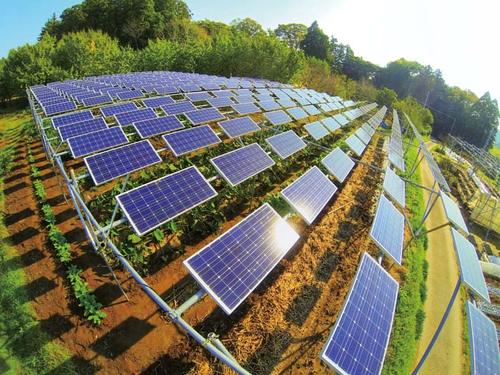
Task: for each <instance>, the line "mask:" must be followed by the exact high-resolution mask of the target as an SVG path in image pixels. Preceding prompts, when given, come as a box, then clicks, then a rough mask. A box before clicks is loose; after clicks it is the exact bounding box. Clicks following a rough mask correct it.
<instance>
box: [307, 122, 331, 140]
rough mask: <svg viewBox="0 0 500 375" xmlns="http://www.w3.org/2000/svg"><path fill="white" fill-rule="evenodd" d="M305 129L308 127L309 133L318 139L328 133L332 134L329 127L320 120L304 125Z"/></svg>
mask: <svg viewBox="0 0 500 375" xmlns="http://www.w3.org/2000/svg"><path fill="white" fill-rule="evenodd" d="M304 129H306V131H307V132H308V133H309V135H310V136H311V137H313V138H314V139H315V140H316V141H318V140H320V139H321V138H324V137H326V136H327V135H330V133H329V132H328V129H327V128H325V127H324V126H323V125H322V124H321V122H319V121H314V122H311V123H310V124H307V125H304Z"/></svg>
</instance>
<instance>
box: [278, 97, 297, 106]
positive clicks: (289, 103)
mask: <svg viewBox="0 0 500 375" xmlns="http://www.w3.org/2000/svg"><path fill="white" fill-rule="evenodd" d="M278 103H279V105H280V106H282V107H283V108H290V107H295V106H296V105H297V104H295V102H294V101H293V100H290V99H278Z"/></svg>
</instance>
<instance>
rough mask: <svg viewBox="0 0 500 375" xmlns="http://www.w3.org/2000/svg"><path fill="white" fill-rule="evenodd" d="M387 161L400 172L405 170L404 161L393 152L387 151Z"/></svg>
mask: <svg viewBox="0 0 500 375" xmlns="http://www.w3.org/2000/svg"><path fill="white" fill-rule="evenodd" d="M389 161H390V162H391V164H392V165H393V166H395V167H396V168H397V169H399V170H400V171H401V172H404V171H405V170H406V168H405V161H404V159H403V158H402V157H401V156H400V155H398V154H397V153H395V152H394V151H392V152H391V151H389Z"/></svg>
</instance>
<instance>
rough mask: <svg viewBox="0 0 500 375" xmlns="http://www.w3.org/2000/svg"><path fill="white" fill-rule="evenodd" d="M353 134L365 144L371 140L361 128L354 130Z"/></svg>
mask: <svg viewBox="0 0 500 375" xmlns="http://www.w3.org/2000/svg"><path fill="white" fill-rule="evenodd" d="M354 134H356V137H358V138H359V139H360V140H361V141H362V142H363V143H364V144H365V145H367V144H368V143H370V140H371V137H370V134H368V133H367V132H366V131H364V130H363V128H359V129H358V130H356V131H355V132H354Z"/></svg>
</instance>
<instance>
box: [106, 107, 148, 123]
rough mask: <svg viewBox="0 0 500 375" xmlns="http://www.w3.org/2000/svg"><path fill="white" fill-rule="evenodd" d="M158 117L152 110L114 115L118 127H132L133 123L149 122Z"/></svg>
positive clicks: (139, 110) (138, 110)
mask: <svg viewBox="0 0 500 375" xmlns="http://www.w3.org/2000/svg"><path fill="white" fill-rule="evenodd" d="M156 117H158V116H157V115H156V113H155V111H154V110H153V109H152V108H141V109H136V110H133V111H130V112H121V113H117V114H116V115H115V119H116V122H117V123H118V125H120V126H127V125H132V124H133V123H134V122H138V121H142V120H149V119H153V118H156Z"/></svg>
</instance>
